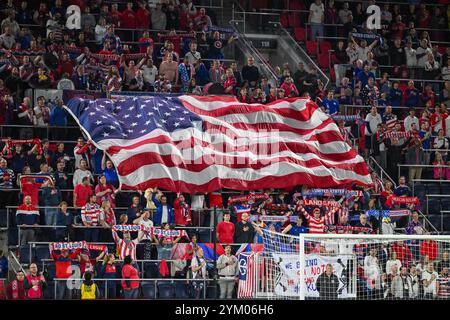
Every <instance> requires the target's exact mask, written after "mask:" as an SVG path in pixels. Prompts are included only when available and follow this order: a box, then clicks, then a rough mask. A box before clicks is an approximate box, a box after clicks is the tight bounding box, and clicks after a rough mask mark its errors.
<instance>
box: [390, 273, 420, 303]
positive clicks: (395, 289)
mask: <svg viewBox="0 0 450 320" xmlns="http://www.w3.org/2000/svg"><path fill="white" fill-rule="evenodd" d="M414 288H415V287H414V286H413V283H412V278H411V276H410V275H409V274H408V268H406V267H402V268H401V270H400V272H399V274H398V275H397V276H395V277H394V278H393V279H392V283H391V293H392V295H393V296H394V298H397V299H405V300H407V299H408V300H409V299H411V298H413V297H414V296H415V295H417V294H418V293H417V292H414Z"/></svg>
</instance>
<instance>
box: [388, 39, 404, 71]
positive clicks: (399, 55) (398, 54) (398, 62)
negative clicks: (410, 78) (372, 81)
mask: <svg viewBox="0 0 450 320" xmlns="http://www.w3.org/2000/svg"><path fill="white" fill-rule="evenodd" d="M401 43H402V40H401V39H400V38H396V39H395V40H394V46H392V47H391V48H390V50H389V51H390V52H389V57H390V64H391V65H392V66H393V67H394V69H393V72H392V73H393V75H395V76H398V77H400V76H401V67H404V66H405V65H406V55H405V49H404V47H402V44H401Z"/></svg>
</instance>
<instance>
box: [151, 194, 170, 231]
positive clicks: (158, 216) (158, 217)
mask: <svg viewBox="0 0 450 320" xmlns="http://www.w3.org/2000/svg"><path fill="white" fill-rule="evenodd" d="M152 200H153V203H154V204H155V206H156V214H155V215H154V216H153V223H154V224H155V225H157V226H160V225H161V219H162V214H163V206H164V205H163V204H162V203H161V202H159V201H158V199H156V194H152ZM166 206H167V213H168V218H167V219H168V223H169V224H173V223H174V221H175V216H174V213H173V208H172V206H171V205H170V204H166Z"/></svg>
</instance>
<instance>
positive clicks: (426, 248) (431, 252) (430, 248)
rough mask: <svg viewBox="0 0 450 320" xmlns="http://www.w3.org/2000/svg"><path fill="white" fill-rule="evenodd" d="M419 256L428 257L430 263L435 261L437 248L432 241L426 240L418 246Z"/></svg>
mask: <svg viewBox="0 0 450 320" xmlns="http://www.w3.org/2000/svg"><path fill="white" fill-rule="evenodd" d="M420 255H421V256H425V255H428V257H429V258H430V261H435V260H436V259H437V257H438V246H437V244H436V242H435V241H433V240H426V241H423V242H422V243H421V244H420Z"/></svg>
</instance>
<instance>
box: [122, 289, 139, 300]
mask: <svg viewBox="0 0 450 320" xmlns="http://www.w3.org/2000/svg"><path fill="white" fill-rule="evenodd" d="M123 297H124V298H125V299H137V298H138V297H139V289H131V290H123Z"/></svg>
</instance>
